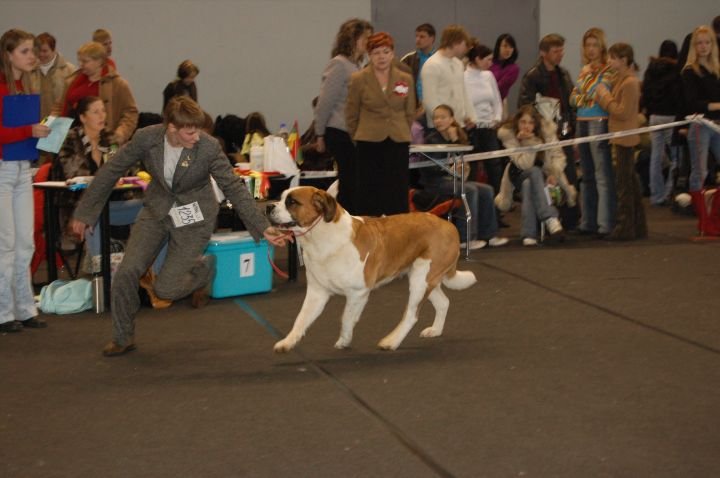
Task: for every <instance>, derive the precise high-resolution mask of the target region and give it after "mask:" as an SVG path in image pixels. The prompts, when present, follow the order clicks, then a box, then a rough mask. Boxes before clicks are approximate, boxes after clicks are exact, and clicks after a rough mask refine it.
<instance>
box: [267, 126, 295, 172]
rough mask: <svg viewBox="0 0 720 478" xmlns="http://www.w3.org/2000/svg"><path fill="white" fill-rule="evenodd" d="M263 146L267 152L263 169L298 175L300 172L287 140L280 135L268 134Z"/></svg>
mask: <svg viewBox="0 0 720 478" xmlns="http://www.w3.org/2000/svg"><path fill="white" fill-rule="evenodd" d="M263 148H264V153H265V157H264V159H263V169H264V170H265V171H272V172H278V173H281V174H284V175H285V176H296V175H297V174H298V173H299V172H300V170H299V169H298V167H297V165H296V164H295V160H293V157H292V155H291V154H290V151H288V148H287V145H286V144H285V140H283V139H282V138H281V137H280V136H272V135H271V136H266V137H265V144H264V146H263Z"/></svg>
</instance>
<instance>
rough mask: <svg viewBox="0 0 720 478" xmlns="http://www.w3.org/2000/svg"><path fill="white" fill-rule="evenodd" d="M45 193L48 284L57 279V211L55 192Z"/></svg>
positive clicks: (49, 190)
mask: <svg viewBox="0 0 720 478" xmlns="http://www.w3.org/2000/svg"><path fill="white" fill-rule="evenodd" d="M43 192H44V193H45V256H46V260H47V278H48V283H50V282H52V281H54V280H56V279H57V263H56V262H55V261H56V259H55V256H56V255H57V247H56V243H57V239H58V238H57V231H58V228H57V227H56V224H57V211H56V210H55V191H54V190H52V189H50V188H47V189H45V190H44V191H43Z"/></svg>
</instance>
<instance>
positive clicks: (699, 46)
mask: <svg viewBox="0 0 720 478" xmlns="http://www.w3.org/2000/svg"><path fill="white" fill-rule="evenodd" d="M682 79H683V90H684V92H685V104H686V107H687V113H700V114H703V115H705V118H706V119H709V120H711V121H713V122H715V123H720V59H718V44H717V38H716V37H715V32H714V31H713V29H712V28H710V27H708V26H705V25H702V26H699V27H697V28H696V29H695V30H694V31H693V34H692V37H691V39H690V51H689V52H688V59H687V63H685V67H684V68H683V71H682ZM688 146H689V149H690V160H691V162H692V166H691V168H692V169H691V171H690V191H699V190H700V189H702V187H703V184H704V183H705V178H706V176H707V172H708V166H707V159H708V151H712V152H713V155H714V156H715V157H716V158H720V133H718V132H716V131H713V130H711V129H710V128H707V127H705V126H703V125H701V124H696V123H695V124H692V125H690V130H689V131H688Z"/></svg>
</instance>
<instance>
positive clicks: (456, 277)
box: [442, 271, 477, 290]
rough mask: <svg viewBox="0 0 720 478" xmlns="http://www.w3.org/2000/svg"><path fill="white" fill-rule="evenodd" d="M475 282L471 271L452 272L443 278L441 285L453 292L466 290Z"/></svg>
mask: <svg viewBox="0 0 720 478" xmlns="http://www.w3.org/2000/svg"><path fill="white" fill-rule="evenodd" d="M475 282H477V279H476V278H475V274H473V273H472V271H454V272H450V273H448V274H447V275H445V277H443V280H442V283H443V285H444V286H445V287H448V288H450V289H455V290H463V289H467V288H468V287H470V286H471V285H473V284H474V283H475Z"/></svg>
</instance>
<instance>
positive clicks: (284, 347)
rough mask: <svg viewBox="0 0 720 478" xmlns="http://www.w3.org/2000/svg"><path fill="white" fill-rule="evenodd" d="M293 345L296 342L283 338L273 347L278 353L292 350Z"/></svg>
mask: <svg viewBox="0 0 720 478" xmlns="http://www.w3.org/2000/svg"><path fill="white" fill-rule="evenodd" d="M293 347H295V342H293V341H291V340H288V339H287V338H284V339H283V340H281V341H279V342H277V343H276V344H275V346H274V347H273V350H274V351H275V353H278V354H284V353H287V352H290V351H291V350H292V349H293Z"/></svg>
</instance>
